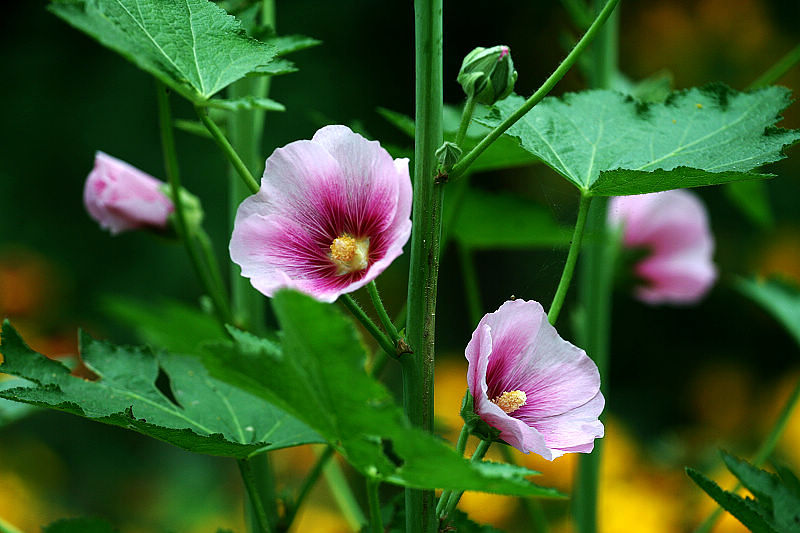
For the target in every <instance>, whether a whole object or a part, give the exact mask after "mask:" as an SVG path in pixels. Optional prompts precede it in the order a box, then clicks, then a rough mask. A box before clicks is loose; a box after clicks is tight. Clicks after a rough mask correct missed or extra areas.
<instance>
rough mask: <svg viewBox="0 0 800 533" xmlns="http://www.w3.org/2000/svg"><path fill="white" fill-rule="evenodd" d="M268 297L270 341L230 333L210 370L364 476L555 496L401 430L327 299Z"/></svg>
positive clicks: (521, 475)
mask: <svg viewBox="0 0 800 533" xmlns="http://www.w3.org/2000/svg"><path fill="white" fill-rule="evenodd" d="M272 303H273V309H274V310H275V313H276V315H277V317H278V321H279V322H280V325H281V331H282V336H281V340H280V344H277V343H273V342H271V341H266V340H264V339H259V338H257V337H254V336H252V335H249V334H247V333H243V332H240V331H236V330H232V334H233V335H234V338H235V344H233V345H223V344H219V345H215V346H213V347H212V348H210V350H211V354H212V357H209V358H208V359H207V360H206V363H207V366H208V367H209V370H210V372H211V373H212V375H214V376H216V377H218V378H219V379H222V380H225V381H227V382H229V383H231V384H233V385H236V386H239V387H241V388H243V389H245V390H248V391H250V392H251V393H253V394H257V395H260V396H262V397H264V398H268V399H269V400H270V401H272V402H275V403H276V404H278V405H281V406H283V407H284V408H285V409H286V410H287V411H289V412H291V413H292V414H293V415H294V416H296V417H297V418H298V419H300V420H303V421H304V422H306V423H307V424H308V425H309V426H310V427H312V428H313V429H314V430H316V431H317V432H318V433H319V434H320V435H322V436H323V437H324V438H325V439H326V440H327V441H328V442H329V443H331V444H332V445H333V446H335V447H336V449H337V450H338V451H339V452H340V453H341V454H342V455H343V456H344V457H345V458H346V459H347V460H348V461H349V462H350V463H351V464H352V465H353V466H354V467H355V468H356V469H358V470H359V471H361V472H362V473H363V474H364V475H366V476H369V477H372V478H376V479H380V480H382V481H385V482H389V483H394V484H398V485H405V486H409V487H416V488H434V487H438V488H445V489H467V490H481V491H485V492H497V493H504V494H515V495H531V496H542V497H558V496H559V493H558V492H557V491H555V490H553V489H547V488H542V487H538V486H536V485H534V484H532V483H530V482H529V481H527V480H526V479H525V478H526V477H527V476H530V475H533V474H534V472H533V471H531V470H528V469H526V468H521V467H516V466H512V465H507V464H498V463H491V462H483V463H480V462H478V463H470V462H469V461H467V460H466V459H464V458H462V457H459V456H458V454H457V453H456V452H455V451H454V450H453V449H452V448H451V447H449V446H447V445H446V444H444V443H443V442H442V441H441V440H439V439H437V438H435V437H433V436H432V435H430V434H428V433H426V432H424V431H421V430H419V429H417V428H413V427H411V425H410V423H409V422H408V419H407V418H406V417H405V415H404V413H403V412H402V410H401V409H400V408H399V407H398V406H397V404H396V403H395V402H394V400H393V398H392V397H391V394H390V393H389V391H387V390H386V388H384V387H383V385H381V384H380V383H379V382H377V381H375V380H374V379H372V378H370V377H369V376H367V374H366V373H365V371H364V360H365V357H366V351H365V349H364V346H363V344H362V343H361V340H360V339H359V337H358V335H357V333H356V330H355V329H354V327H353V324H352V322H351V321H349V320H347V319H346V318H345V317H344V316H342V314H341V313H340V312H339V311H338V310H337V309H335V308H334V307H333V306H330V305H325V304H322V303H319V302H316V301H314V300H312V299H311V298H309V297H307V296H304V295H301V294H298V293H293V292H288V291H282V292H280V293H278V294H277V295H276V296H275V298H274V299H273V301H272Z"/></svg>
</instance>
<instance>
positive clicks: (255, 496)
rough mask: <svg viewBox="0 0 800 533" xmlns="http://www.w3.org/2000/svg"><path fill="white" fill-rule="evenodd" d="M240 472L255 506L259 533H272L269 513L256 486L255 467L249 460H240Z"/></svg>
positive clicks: (251, 501) (251, 503) (251, 502)
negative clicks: (265, 509)
mask: <svg viewBox="0 0 800 533" xmlns="http://www.w3.org/2000/svg"><path fill="white" fill-rule="evenodd" d="M237 463H238V465H239V472H240V473H241V474H242V480H243V481H244V486H245V488H246V489H247V494H248V496H249V497H250V505H252V506H253V510H254V511H255V516H256V519H257V525H258V532H259V533H271V532H272V527H271V526H270V522H269V519H268V518H267V513H266V511H264V505H263V503H262V498H261V495H260V494H259V492H258V485H257V484H256V480H255V475H254V474H253V467H252V465H251V464H250V460H248V459H239V460H238V461H237Z"/></svg>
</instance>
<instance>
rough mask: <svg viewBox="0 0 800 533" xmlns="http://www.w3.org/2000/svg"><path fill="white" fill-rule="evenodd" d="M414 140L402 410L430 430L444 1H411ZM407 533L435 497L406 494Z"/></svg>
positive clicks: (427, 514)
mask: <svg viewBox="0 0 800 533" xmlns="http://www.w3.org/2000/svg"><path fill="white" fill-rule="evenodd" d="M414 27H415V36H414V43H415V64H416V124H417V131H416V139H415V146H414V196H413V206H414V207H413V215H412V222H413V228H414V229H413V231H412V233H411V266H410V269H409V283H408V320H407V337H406V339H407V342H408V343H409V345H410V346H411V349H412V350H413V351H414V353H413V355H408V356H404V357H402V358H401V360H400V362H401V364H402V365H403V406H404V407H405V412H406V415H408V418H409V420H410V421H411V423H412V424H414V425H415V426H418V427H421V428H423V429H424V430H427V431H431V430H432V429H433V365H434V338H435V318H436V290H437V284H438V277H439V245H440V239H441V230H442V185H441V184H437V183H436V167H437V162H436V155H435V153H436V149H437V148H439V146H441V145H442V140H443V137H442V106H443V103H442V0H415V1H414ZM405 499H406V531H413V532H414V533H417V532H420V533H427V532H430V531H436V527H437V524H436V516H435V512H434V511H435V509H434V507H435V505H434V493H433V491H428V490H426V491H422V490H416V489H406V498H405Z"/></svg>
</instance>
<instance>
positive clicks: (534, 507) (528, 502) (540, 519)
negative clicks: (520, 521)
mask: <svg viewBox="0 0 800 533" xmlns="http://www.w3.org/2000/svg"><path fill="white" fill-rule="evenodd" d="M500 452H501V453H502V454H503V460H505V462H506V463H508V464H510V465H515V466H516V465H517V460H516V459H514V455H513V454H512V453H511V447H510V446H500ZM519 499H520V500H522V506H523V507H524V508H525V512H526V513H528V516H530V518H531V520H530V524H531V530H532V531H533V532H534V533H547V530H548V529H549V528H548V527H547V517H546V516H545V514H544V509H542V504H541V502H540V501H539V500H537V499H535V498H525V497H520V498H519Z"/></svg>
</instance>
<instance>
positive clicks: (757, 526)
mask: <svg viewBox="0 0 800 533" xmlns="http://www.w3.org/2000/svg"><path fill="white" fill-rule="evenodd" d="M686 473H687V474H688V475H689V477H690V478H692V481H694V482H695V483H697V484H698V485H699V486H700V488H701V489H703V490H704V491H705V492H706V493H707V494H708V495H709V496H711V497H712V498H713V499H714V501H716V502H717V503H718V504H719V505H720V507H722V508H723V509H725V510H726V511H728V512H729V513H731V514H732V515H733V516H735V517H736V519H737V520H739V521H740V522H741V523H742V524H744V525H745V526H747V527H748V529H750V531H752V532H753V533H785V532H780V531H778V530H776V529H775V528H774V527H773V526H771V525H770V524H769V522H768V521H767V519H766V518H765V517H764V516H763V515H762V514H761V513H760V512H759V511H758V510H756V509H755V508H754V507H753V506H752V501H753V500H745V499H744V498H742V497H741V496H739V495H737V494H733V493H731V492H727V491H724V490H722V489H721V488H720V486H719V485H717V484H716V483H715V482H713V481H712V480H710V479H708V478H707V477H706V476H704V475H703V474H702V473H700V472H698V471H697V470H694V469H693V468H687V469H686ZM748 501H749V502H751V504H749V505H748V503H747V502H748Z"/></svg>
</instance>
